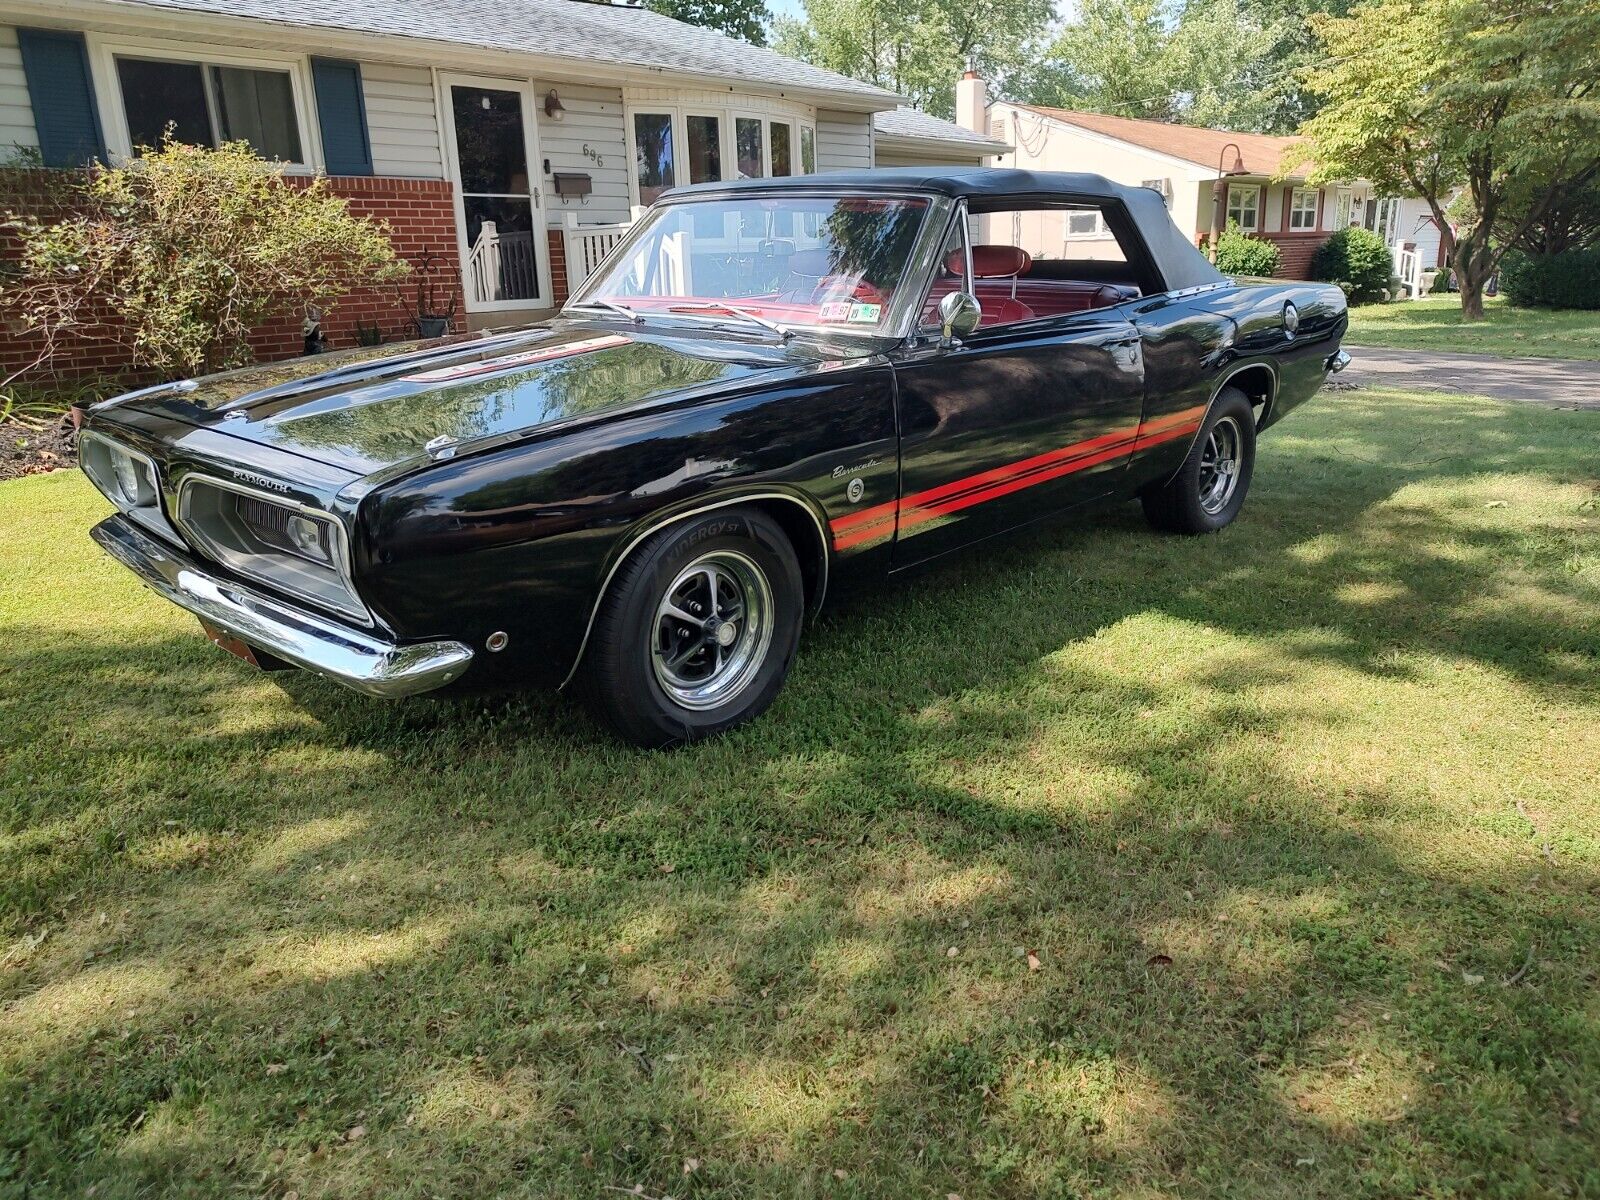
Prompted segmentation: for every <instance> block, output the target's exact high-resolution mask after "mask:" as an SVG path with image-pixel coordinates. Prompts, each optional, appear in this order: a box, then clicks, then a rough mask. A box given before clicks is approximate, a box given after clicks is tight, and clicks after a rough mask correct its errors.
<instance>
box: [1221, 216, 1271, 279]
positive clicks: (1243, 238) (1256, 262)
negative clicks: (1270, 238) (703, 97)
mask: <svg viewBox="0 0 1600 1200" xmlns="http://www.w3.org/2000/svg"><path fill="white" fill-rule="evenodd" d="M1282 263H1283V256H1282V255H1281V254H1280V253H1279V252H1278V247H1277V246H1275V245H1274V244H1273V243H1271V242H1267V241H1263V240H1262V239H1260V238H1253V237H1251V236H1250V235H1249V234H1247V233H1241V232H1240V231H1239V226H1238V224H1237V223H1232V224H1230V225H1229V226H1228V228H1227V230H1226V231H1224V232H1223V234H1222V236H1220V237H1219V238H1217V270H1219V271H1221V272H1222V273H1223V274H1224V275H1261V276H1266V275H1276V274H1277V273H1278V267H1279V266H1280V265H1282Z"/></svg>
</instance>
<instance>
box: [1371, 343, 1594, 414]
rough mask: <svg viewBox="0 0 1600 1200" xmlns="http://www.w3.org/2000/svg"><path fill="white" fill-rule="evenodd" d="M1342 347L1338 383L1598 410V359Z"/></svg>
mask: <svg viewBox="0 0 1600 1200" xmlns="http://www.w3.org/2000/svg"><path fill="white" fill-rule="evenodd" d="M1345 349H1347V350H1349V351H1350V357H1351V359H1352V360H1353V361H1352V362H1351V363H1350V366H1349V367H1348V368H1347V369H1346V370H1345V371H1344V373H1343V374H1341V375H1340V376H1339V381H1340V382H1341V383H1343V382H1345V381H1348V382H1350V383H1360V384H1366V385H1368V386H1373V387H1376V386H1378V385H1387V386H1389V387H1401V388H1422V389H1428V390H1433V391H1442V392H1462V393H1465V394H1468V395H1473V396H1493V397H1494V398H1495V399H1497V400H1520V401H1523V402H1525V403H1529V404H1553V405H1560V406H1563V407H1570V408H1593V409H1600V362H1568V361H1564V360H1562V359H1558V358H1501V357H1500V356H1499V355H1496V354H1442V353H1438V352H1436V351H1433V350H1381V349H1378V348H1377V347H1369V346H1351V345H1348V344H1347V345H1346V346H1345Z"/></svg>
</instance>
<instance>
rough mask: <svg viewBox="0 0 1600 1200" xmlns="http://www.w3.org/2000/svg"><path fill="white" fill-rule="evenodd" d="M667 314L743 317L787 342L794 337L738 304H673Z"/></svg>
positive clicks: (711, 301)
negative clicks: (711, 313) (717, 313)
mask: <svg viewBox="0 0 1600 1200" xmlns="http://www.w3.org/2000/svg"><path fill="white" fill-rule="evenodd" d="M667 311H668V312H675V313H676V312H725V313H728V314H729V315H730V316H735V317H743V318H744V319H745V320H746V321H750V322H753V323H754V324H756V325H760V326H761V327H762V328H764V329H770V330H772V332H773V333H776V334H777V335H778V336H780V337H781V338H783V340H784V341H788V340H789V339H790V338H792V337H793V336H794V330H792V329H790V328H789V327H788V326H787V325H780V324H778V322H776V321H774V320H772V319H771V318H769V317H763V316H762V315H761V314H760V313H758V312H752V311H751V310H750V309H748V308H744V307H742V306H740V305H738V304H729V303H728V302H727V301H726V300H710V301H707V302H706V303H704V304H674V305H673V306H672V307H671V308H669V309H667Z"/></svg>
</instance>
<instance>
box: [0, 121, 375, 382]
mask: <svg viewBox="0 0 1600 1200" xmlns="http://www.w3.org/2000/svg"><path fill="white" fill-rule="evenodd" d="M65 178H66V179H67V180H68V181H69V182H67V183H65V184H64V185H63V186H64V188H65V194H63V195H61V196H59V197H56V198H54V199H55V203H53V204H52V205H51V206H50V207H52V208H54V210H55V211H53V212H51V213H49V214H48V215H47V216H40V215H25V216H17V215H13V216H11V217H10V218H9V219H8V220H7V222H6V224H7V225H8V226H9V229H10V232H11V233H12V234H13V235H14V236H15V237H16V239H17V241H18V242H19V243H20V252H19V261H18V263H17V266H16V270H15V272H14V273H13V274H12V275H11V276H10V277H9V278H8V279H7V280H6V284H5V288H4V291H3V293H0V307H4V309H5V310H6V311H8V312H9V313H11V314H13V315H15V316H17V317H19V318H20V319H21V321H22V322H23V324H24V326H25V327H26V328H28V329H29V330H30V331H35V332H37V333H38V334H39V335H40V336H41V337H42V338H43V339H44V341H45V344H46V345H51V344H53V342H54V339H58V338H63V337H67V338H70V337H71V336H73V334H74V333H75V332H78V331H80V330H82V329H85V328H90V327H92V328H95V329H97V330H99V331H102V332H109V333H111V334H113V335H114V336H117V337H119V338H121V339H122V341H123V343H124V345H125V347H126V349H127V351H128V353H129V356H130V358H131V360H132V361H133V363H134V365H135V366H141V367H148V368H153V369H155V370H157V371H160V372H162V373H163V374H167V375H172V374H185V375H195V374H200V373H203V372H206V371H213V370H216V369H218V368H219V367H229V366H236V365H239V364H242V363H245V362H248V361H249V360H250V358H251V350H250V342H249V337H250V334H251V333H252V332H254V331H255V330H256V329H257V328H259V327H260V326H261V325H262V324H264V323H265V322H266V321H268V320H270V319H271V318H273V317H277V316H284V315H296V314H299V313H301V312H303V311H304V310H305V309H307V308H312V307H315V308H325V307H327V306H330V305H331V304H332V303H333V302H334V301H335V300H337V299H338V298H339V297H340V296H342V295H343V294H344V293H345V292H347V291H349V290H350V289H351V288H352V287H353V286H357V285H368V284H373V283H379V282H383V281H385V280H393V279H398V278H400V277H401V276H403V275H404V274H405V273H406V271H407V267H406V265H405V263H403V262H401V261H400V260H399V259H397V258H396V257H395V252H394V248H393V247H392V246H391V245H390V242H389V237H388V229H387V227H386V226H385V225H383V224H382V223H381V222H377V221H371V220H366V219H364V218H359V217H354V216H352V215H351V214H350V212H349V210H348V209H347V207H346V205H345V201H344V200H343V199H342V198H340V197H338V196H335V195H334V194H333V193H332V192H331V191H329V189H328V181H327V180H326V179H315V180H312V181H310V182H309V183H305V184H302V183H299V182H294V181H288V180H286V179H285V178H284V171H283V168H282V167H281V166H277V165H274V164H271V163H267V162H263V161H262V160H261V159H260V158H258V157H256V155H255V153H254V152H253V151H252V150H251V149H250V147H249V145H248V144H246V143H244V142H231V143H227V144H225V145H223V146H222V147H220V148H219V149H216V150H211V149H207V148H204V147H199V146H186V145H183V144H181V143H178V142H172V141H169V142H167V143H166V144H165V145H163V146H162V147H161V148H160V149H159V150H152V149H149V148H148V147H145V148H142V151H141V155H140V157H139V158H138V159H136V160H133V161H132V162H129V163H126V164H124V165H121V166H113V167H107V166H101V165H97V166H95V167H94V168H93V169H92V170H91V171H90V172H89V173H88V175H87V176H86V177H82V178H81V179H80V178H78V177H74V176H66V177H65ZM63 212H64V213H65V215H63ZM40 365H42V366H48V365H49V364H48V363H41V364H40Z"/></svg>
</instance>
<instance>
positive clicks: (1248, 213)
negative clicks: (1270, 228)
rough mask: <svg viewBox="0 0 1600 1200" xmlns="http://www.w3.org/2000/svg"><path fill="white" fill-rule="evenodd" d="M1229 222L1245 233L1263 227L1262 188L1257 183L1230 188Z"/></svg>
mask: <svg viewBox="0 0 1600 1200" xmlns="http://www.w3.org/2000/svg"><path fill="white" fill-rule="evenodd" d="M1228 224H1230V225H1237V226H1238V227H1239V228H1240V229H1241V230H1243V231H1244V232H1245V233H1254V232H1255V231H1256V230H1257V229H1260V228H1261V189H1260V188H1258V187H1257V186H1256V185H1255V184H1250V185H1249V186H1247V187H1236V188H1235V187H1230V188H1229V189H1228Z"/></svg>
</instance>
